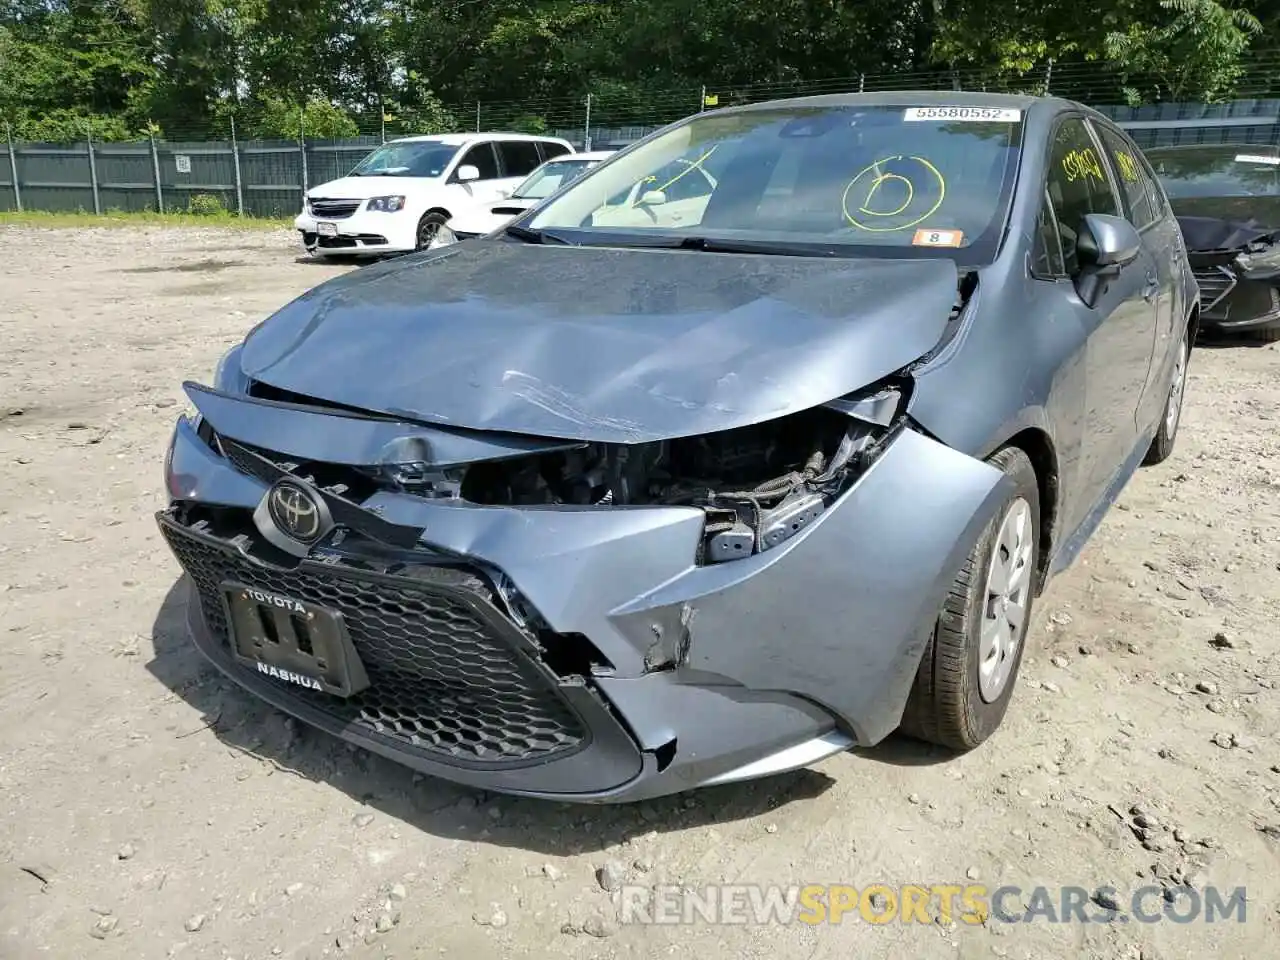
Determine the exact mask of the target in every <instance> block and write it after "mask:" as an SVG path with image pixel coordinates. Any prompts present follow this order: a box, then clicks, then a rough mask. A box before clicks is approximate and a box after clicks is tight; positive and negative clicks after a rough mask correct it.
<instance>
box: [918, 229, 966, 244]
mask: <svg viewBox="0 0 1280 960" xmlns="http://www.w3.org/2000/svg"><path fill="white" fill-rule="evenodd" d="M962 243H964V233H963V232H961V231H960V230H917V231H916V235H915V236H914V237H912V238H911V245H912V246H915V247H958V246H960V244H962Z"/></svg>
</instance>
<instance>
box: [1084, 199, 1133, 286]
mask: <svg viewBox="0 0 1280 960" xmlns="http://www.w3.org/2000/svg"><path fill="white" fill-rule="evenodd" d="M1141 249H1142V238H1141V237H1139V236H1138V231H1137V230H1135V229H1134V228H1133V224H1131V223H1130V222H1129V221H1128V220H1125V219H1124V218H1122V217H1112V216H1109V215H1107V214H1102V213H1089V214H1085V217H1084V220H1083V222H1082V223H1081V224H1080V233H1079V235H1078V236H1077V237H1076V252H1077V254H1078V255H1079V257H1080V263H1081V264H1083V265H1084V266H1087V267H1092V268H1094V269H1095V270H1098V271H1100V272H1103V273H1107V274H1114V273H1119V272H1120V268H1121V267H1125V266H1128V265H1129V264H1131V263H1133V261H1135V260H1137V259H1138V252H1139V251H1140V250H1141Z"/></svg>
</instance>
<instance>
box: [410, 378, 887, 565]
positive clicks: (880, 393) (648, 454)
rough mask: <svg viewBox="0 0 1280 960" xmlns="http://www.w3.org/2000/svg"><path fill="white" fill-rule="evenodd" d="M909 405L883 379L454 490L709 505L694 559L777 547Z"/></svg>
mask: <svg viewBox="0 0 1280 960" xmlns="http://www.w3.org/2000/svg"><path fill="white" fill-rule="evenodd" d="M903 408H904V393H903V389H902V388H901V387H900V386H897V385H880V386H877V387H876V388H872V389H869V390H864V391H860V392H859V393H857V394H854V395H851V396H848V397H844V398H841V399H839V400H835V401H832V402H831V403H828V404H826V405H824V406H822V407H817V408H814V409H811V410H804V411H801V412H799V413H795V414H791V415H789V416H786V417H782V418H781V419H778V420H773V421H768V422H765V423H758V424H752V425H750V426H746V427H738V428H734V429H731V430H723V431H719V432H716V433H711V434H704V435H701V436H693V437H678V438H675V439H672V440H661V441H655V442H653V443H642V444H632V445H622V444H601V443H584V444H581V445H578V446H575V447H573V448H572V449H568V450H558V451H556V452H551V453H544V454H535V455H532V456H526V457H517V458H513V459H510V460H503V461H497V462H492V461H490V462H481V463H476V464H472V465H471V466H470V467H468V468H467V470H466V473H465V476H464V477H463V478H462V482H461V485H460V486H459V487H457V488H456V489H457V494H456V495H457V496H459V497H460V498H461V499H463V500H468V501H471V502H473V503H482V504H502V505H512V506H533V505H555V504H575V505H582V506H598V507H611V506H627V505H638V504H650V505H663V506H690V507H698V508H700V509H701V510H702V511H703V512H704V513H705V514H706V522H705V525H704V536H703V539H702V543H701V547H700V550H699V557H698V559H699V562H703V563H720V562H724V561H727V560H735V559H739V558H741V557H748V556H751V555H753V554H756V553H761V552H763V551H765V550H769V549H772V548H773V547H776V546H778V545H779V544H782V543H785V542H786V541H787V540H789V539H790V538H791V537H793V536H795V535H796V534H798V533H800V532H801V531H802V530H804V529H806V528H807V527H809V526H810V525H812V524H813V523H814V522H815V521H817V519H818V518H819V517H820V516H821V515H822V513H823V512H824V511H825V510H826V509H827V508H828V507H829V506H830V505H831V504H832V503H833V502H834V501H835V499H836V498H837V497H839V496H840V495H841V494H842V493H843V492H844V491H845V490H847V489H848V488H849V486H851V485H852V483H853V482H854V480H855V479H856V478H857V477H858V476H859V475H861V473H862V472H863V471H864V470H865V469H866V467H867V466H869V465H870V463H871V462H872V461H873V460H874V459H875V456H876V455H877V454H878V452H879V450H880V449H882V447H883V445H884V442H885V440H886V439H887V438H888V437H889V436H890V435H891V434H892V432H893V431H894V430H895V429H896V427H897V424H898V422H899V420H900V414H901V411H902V409H903ZM433 489H434V488H433Z"/></svg>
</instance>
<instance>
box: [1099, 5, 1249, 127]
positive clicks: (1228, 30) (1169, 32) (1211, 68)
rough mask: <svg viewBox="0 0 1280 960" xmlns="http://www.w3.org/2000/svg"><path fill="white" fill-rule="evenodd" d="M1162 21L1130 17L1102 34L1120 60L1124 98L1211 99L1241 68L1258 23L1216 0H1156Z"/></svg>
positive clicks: (1231, 85) (1223, 93)
mask: <svg viewBox="0 0 1280 960" xmlns="http://www.w3.org/2000/svg"><path fill="white" fill-rule="evenodd" d="M1160 7H1161V9H1163V10H1165V11H1167V12H1168V13H1170V14H1172V17H1171V18H1170V19H1168V20H1166V21H1165V22H1164V23H1159V24H1149V23H1135V24H1133V25H1132V26H1131V27H1129V29H1128V30H1125V31H1123V32H1115V33H1112V34H1110V35H1108V37H1107V41H1106V50H1107V54H1108V56H1110V57H1111V58H1112V59H1113V60H1116V61H1119V62H1120V63H1122V64H1123V65H1124V72H1125V74H1126V79H1127V82H1126V88H1125V95H1126V98H1127V99H1128V100H1129V102H1130V103H1132V104H1138V103H1142V102H1143V101H1144V100H1146V99H1147V98H1148V91H1149V94H1150V98H1151V99H1157V100H1174V101H1176V100H1201V101H1205V102H1210V103H1211V102H1214V101H1216V100H1221V99H1223V98H1224V97H1227V96H1229V95H1230V94H1231V92H1232V91H1233V90H1234V89H1235V85H1236V82H1237V81H1238V80H1239V79H1240V77H1241V75H1242V74H1243V73H1244V64H1243V56H1244V53H1245V51H1246V50H1248V48H1249V44H1250V42H1251V41H1252V39H1253V38H1254V37H1256V36H1257V35H1258V34H1260V33H1261V32H1262V24H1261V23H1260V22H1259V21H1258V18H1257V17H1255V16H1254V15H1253V14H1251V13H1250V12H1249V11H1247V10H1242V9H1238V8H1233V7H1226V6H1223V5H1222V4H1220V3H1218V2H1217V0H1160Z"/></svg>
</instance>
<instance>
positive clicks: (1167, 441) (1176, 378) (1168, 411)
mask: <svg viewBox="0 0 1280 960" xmlns="http://www.w3.org/2000/svg"><path fill="white" fill-rule="evenodd" d="M1178 349H1179V350H1180V351H1181V353H1180V354H1179V356H1178V359H1177V361H1175V366H1174V369H1173V381H1172V382H1171V383H1170V384H1169V395H1168V396H1167V397H1165V401H1164V408H1163V409H1162V410H1161V411H1160V427H1159V429H1157V430H1156V435H1155V437H1153V438H1152V440H1151V446H1150V447H1149V448H1148V449H1147V455H1146V456H1145V457H1144V458H1143V460H1142V465H1143V466H1145V467H1149V466H1153V465H1154V464H1157V463H1163V462H1164V461H1165V460H1168V459H1169V455H1170V454H1171V453H1173V445H1174V443H1175V441H1177V439H1178V427H1179V426H1180V425H1181V424H1182V401H1183V398H1184V397H1185V396H1186V388H1187V366H1188V365H1189V363H1190V361H1191V330H1190V328H1184V329H1183V331H1182V342H1181V343H1179V344H1178Z"/></svg>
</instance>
